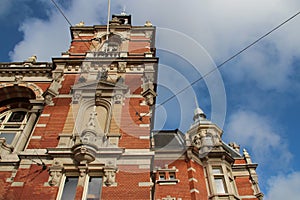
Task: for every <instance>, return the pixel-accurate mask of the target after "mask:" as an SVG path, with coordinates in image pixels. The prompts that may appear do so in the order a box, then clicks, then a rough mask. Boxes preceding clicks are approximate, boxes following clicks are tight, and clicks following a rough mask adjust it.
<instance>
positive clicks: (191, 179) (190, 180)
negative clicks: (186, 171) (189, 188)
mask: <svg viewBox="0 0 300 200" xmlns="http://www.w3.org/2000/svg"><path fill="white" fill-rule="evenodd" d="M192 181H195V182H198V180H197V179H195V178H190V179H189V182H192Z"/></svg>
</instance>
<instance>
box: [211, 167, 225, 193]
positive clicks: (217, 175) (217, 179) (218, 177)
mask: <svg viewBox="0 0 300 200" xmlns="http://www.w3.org/2000/svg"><path fill="white" fill-rule="evenodd" d="M212 173H213V177H214V180H213V183H214V188H215V193H217V194H225V193H227V188H226V184H225V179H224V173H223V170H222V167H221V166H215V167H212Z"/></svg>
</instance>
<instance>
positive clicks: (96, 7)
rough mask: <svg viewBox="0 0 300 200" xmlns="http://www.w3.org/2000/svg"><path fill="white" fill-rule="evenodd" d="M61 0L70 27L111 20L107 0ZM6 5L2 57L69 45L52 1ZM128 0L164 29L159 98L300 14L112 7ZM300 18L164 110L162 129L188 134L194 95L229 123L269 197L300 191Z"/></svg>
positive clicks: (141, 17)
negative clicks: (294, 15)
mask: <svg viewBox="0 0 300 200" xmlns="http://www.w3.org/2000/svg"><path fill="white" fill-rule="evenodd" d="M56 1H57V2H58V4H59V5H60V6H61V8H62V9H63V10H64V13H65V14H66V16H67V17H68V18H69V20H70V21H71V23H72V24H76V23H78V22H80V21H81V20H83V21H85V23H86V24H87V25H93V24H103V23H105V21H106V13H107V11H106V7H107V1H106V0H85V1H80V0H67V1H66V0H64V1H62V0H56ZM187 2H188V3H187ZM0 5H1V6H0V23H1V25H2V29H1V32H0V36H1V37H0V38H1V39H0V42H1V43H0V45H1V48H0V61H1V62H7V61H23V60H25V59H26V58H27V57H29V56H31V55H32V54H35V55H37V56H38V60H39V61H50V60H51V57H52V56H59V55H60V53H61V52H63V51H66V50H67V49H68V46H69V42H70V34H69V25H68V23H67V22H66V21H65V20H64V18H63V17H62V16H61V15H60V14H59V13H58V12H57V10H56V9H55V7H54V6H53V4H52V3H51V1H50V0H1V3H0ZM124 6H126V10H127V12H128V13H130V14H132V16H133V24H134V25H143V24H144V23H145V21H146V20H150V21H151V22H152V23H153V24H154V25H155V26H157V27H158V35H157V46H158V55H159V56H160V79H159V83H158V84H159V87H160V91H161V92H160V94H159V97H158V104H159V103H160V102H163V101H164V99H166V98H168V96H169V95H172V94H176V93H177V92H178V91H179V90H180V89H181V88H184V87H185V86H186V85H189V84H190V83H191V82H192V81H193V80H196V79H197V78H199V77H200V76H201V75H203V74H205V73H206V72H207V71H208V70H209V69H213V68H214V67H215V65H218V64H220V63H222V62H223V61H224V60H226V59H227V58H228V57H230V56H231V55H233V54H234V53H236V52H237V51H239V50H241V49H242V48H244V47H245V46H247V45H248V44H250V43H251V42H252V41H254V40H255V39H257V38H258V37H260V36H261V35H263V34H265V33H266V32H268V31H269V30H271V29H272V28H274V27H275V26H277V25H278V24H280V23H281V22H283V21H284V20H285V19H287V18H288V17H290V16H292V15H293V14H295V13H297V12H298V11H299V10H300V2H299V1H298V0H243V1H241V0H226V1H218V0H210V1H207V0H189V1H180V0H164V1H160V0H151V1H150V0H143V1H133V0H126V1H125V0H115V1H113V3H112V13H120V12H121V10H122V9H123V7H124ZM299 24H300V16H298V17H296V18H295V19H294V20H292V21H290V22H289V23H288V24H286V25H285V26H283V27H282V28H280V29H279V30H277V31H276V32H274V33H273V34H271V35H270V36H268V37H267V38H265V39H264V40H262V41H261V42H259V43H258V44H256V45H255V46H253V47H252V48H250V49H248V50H247V51H246V52H244V53H243V54H242V55H240V56H238V57H237V58H235V59H234V60H232V61H230V62H229V63H227V64H226V65H224V66H223V67H222V68H221V69H220V70H219V71H216V72H214V73H213V74H211V75H210V76H208V77H206V78H205V79H204V80H202V81H199V82H198V83H197V84H195V85H194V86H193V87H192V89H191V88H190V89H188V90H187V91H185V92H184V93H183V94H181V95H178V96H176V98H174V99H173V100H172V101H170V102H168V103H166V104H164V106H161V107H160V108H158V110H157V114H158V116H157V119H159V122H164V123H159V124H157V126H156V128H157V129H159V128H168V129H175V128H180V129H181V130H182V131H186V130H187V129H188V128H189V126H190V124H191V123H192V117H193V109H194V108H195V103H194V96H195V95H196V96H197V99H198V101H199V104H200V107H201V108H202V109H203V110H204V111H205V112H206V114H207V115H208V117H209V118H212V121H214V122H216V123H217V124H218V125H219V126H220V127H221V128H223V130H224V135H223V139H224V140H225V141H226V142H230V141H235V142H237V143H238V144H240V145H241V147H242V148H247V149H248V151H249V152H250V153H251V155H252V159H253V161H254V162H258V163H259V167H258V170H257V171H258V173H259V178H260V179H259V181H260V185H261V187H262V189H263V192H264V193H265V195H266V197H267V198H266V199H269V200H270V199H272V200H277V199H278V200H279V199H280V200H281V199H283V198H286V199H296V198H297V197H299V195H300V191H299V190H298V189H297V188H296V186H299V185H300V163H299V162H300V156H299V152H300V146H299V145H298V143H299V139H300V138H299V137H300V136H299V134H298V133H299V131H298V130H299V129H298V124H299V114H298V113H299V112H300V95H299V91H300V64H299V62H300V38H299V35H300V28H299ZM174 41H176V42H174ZM170 73H172V75H174V76H172V77H170V76H168V74H170ZM175 108H178V109H175ZM171 111H172V112H171ZM174 112H175V113H174ZM176 116H177V117H176ZM157 121H158V120H157ZM223 122H224V123H223ZM283 195H287V196H284V197H283Z"/></svg>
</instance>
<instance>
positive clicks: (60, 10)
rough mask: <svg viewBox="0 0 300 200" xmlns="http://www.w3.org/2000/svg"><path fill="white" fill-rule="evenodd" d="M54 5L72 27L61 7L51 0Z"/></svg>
mask: <svg viewBox="0 0 300 200" xmlns="http://www.w3.org/2000/svg"><path fill="white" fill-rule="evenodd" d="M51 1H52V3H53V4H54V5H55V7H56V8H57V10H58V11H59V12H60V14H61V15H62V16H63V17H64V18H65V20H66V21H67V22H68V24H69V25H70V26H72V23H71V22H70V21H69V19H68V18H67V16H66V15H65V14H64V12H63V11H62V9H60V7H59V6H58V5H57V3H56V2H55V1H54V0H51Z"/></svg>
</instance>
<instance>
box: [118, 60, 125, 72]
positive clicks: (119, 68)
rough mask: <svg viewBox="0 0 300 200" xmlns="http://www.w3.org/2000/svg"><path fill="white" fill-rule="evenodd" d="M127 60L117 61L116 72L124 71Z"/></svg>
mask: <svg viewBox="0 0 300 200" xmlns="http://www.w3.org/2000/svg"><path fill="white" fill-rule="evenodd" d="M126 65H127V62H119V63H118V72H121V73H124V72H126Z"/></svg>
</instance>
